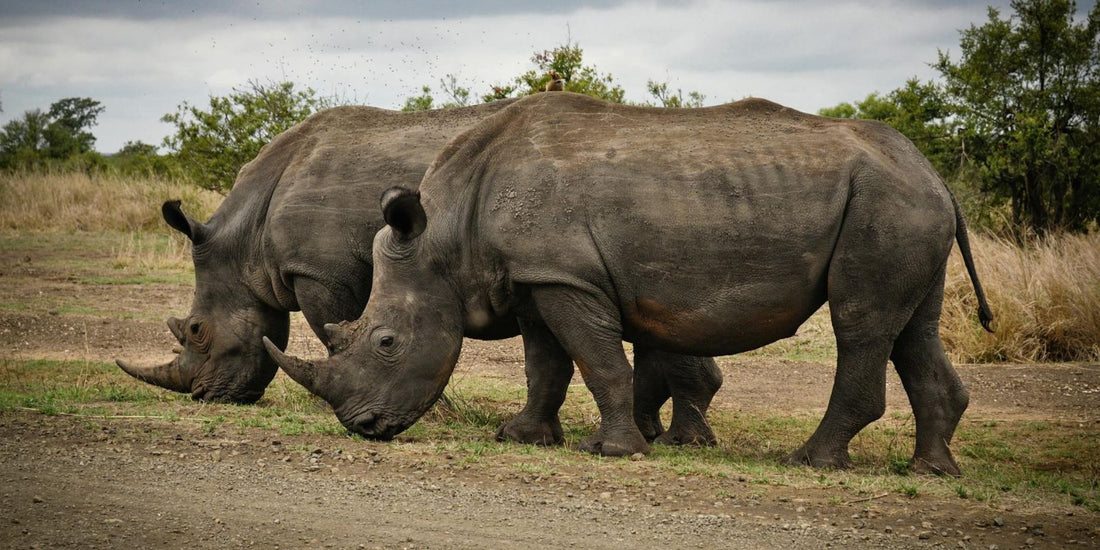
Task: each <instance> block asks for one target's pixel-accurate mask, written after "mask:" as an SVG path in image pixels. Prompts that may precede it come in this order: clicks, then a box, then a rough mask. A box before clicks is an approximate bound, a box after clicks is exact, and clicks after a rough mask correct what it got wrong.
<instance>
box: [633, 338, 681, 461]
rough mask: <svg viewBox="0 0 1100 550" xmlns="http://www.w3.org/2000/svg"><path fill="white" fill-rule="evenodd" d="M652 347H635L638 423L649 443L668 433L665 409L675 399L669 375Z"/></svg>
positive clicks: (636, 421) (635, 415)
mask: <svg viewBox="0 0 1100 550" xmlns="http://www.w3.org/2000/svg"><path fill="white" fill-rule="evenodd" d="M657 353H658V352H655V351H654V350H652V348H646V347H642V346H637V345H636V346H634V423H635V424H637V425H638V429H639V430H640V431H641V432H642V436H643V437H645V440H646V441H653V440H654V439H657V437H658V436H660V435H662V434H664V433H665V426H664V424H662V423H661V407H662V406H664V404H665V402H666V401H668V399H669V398H670V397H672V392H671V390H670V389H669V387H668V381H667V380H666V378H665V373H663V372H661V370H660V369H661V365H659V364H658V360H656V359H655V357H656V355H657Z"/></svg>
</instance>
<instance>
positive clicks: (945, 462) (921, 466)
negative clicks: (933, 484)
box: [909, 457, 962, 477]
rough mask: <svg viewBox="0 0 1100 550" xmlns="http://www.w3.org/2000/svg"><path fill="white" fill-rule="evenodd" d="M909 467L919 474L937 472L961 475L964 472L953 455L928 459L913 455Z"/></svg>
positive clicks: (953, 475) (954, 475) (955, 475)
mask: <svg viewBox="0 0 1100 550" xmlns="http://www.w3.org/2000/svg"><path fill="white" fill-rule="evenodd" d="M909 469H910V470H912V471H913V472H914V473H917V474H936V475H938V476H943V475H947V476H952V477H959V476H960V475H962V473H961V472H960V471H959V465H958V464H956V463H955V460H954V459H953V458H951V457H947V458H946V459H939V460H933V459H926V458H918V457H913V459H912V460H910V461H909Z"/></svg>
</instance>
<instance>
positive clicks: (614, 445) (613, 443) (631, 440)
mask: <svg viewBox="0 0 1100 550" xmlns="http://www.w3.org/2000/svg"><path fill="white" fill-rule="evenodd" d="M580 449H581V451H583V452H586V453H592V454H596V455H602V456H631V455H634V454H637V453H642V454H649V451H650V447H649V444H648V443H646V442H645V439H644V438H642V436H641V434H640V433H639V434H637V436H636V437H634V436H632V437H619V438H610V437H604V436H602V435H600V434H596V435H593V436H589V437H586V438H585V439H584V440H583V441H581V445H580Z"/></svg>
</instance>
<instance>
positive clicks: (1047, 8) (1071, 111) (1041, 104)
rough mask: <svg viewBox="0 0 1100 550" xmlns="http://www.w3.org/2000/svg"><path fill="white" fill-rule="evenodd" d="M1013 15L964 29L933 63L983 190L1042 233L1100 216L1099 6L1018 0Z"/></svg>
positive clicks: (1080, 226) (1082, 225)
mask: <svg viewBox="0 0 1100 550" xmlns="http://www.w3.org/2000/svg"><path fill="white" fill-rule="evenodd" d="M1012 9H1013V11H1014V14H1013V15H1012V16H1010V17H1008V18H1007V19H1002V18H1001V16H1000V13H999V12H998V11H997V10H996V9H994V8H992V7H991V8H989V12H988V17H989V20H988V21H987V22H986V23H985V24H983V25H982V26H980V27H979V26H974V25H971V26H970V28H969V29H966V30H963V31H962V32H961V34H962V37H961V41H960V44H959V47H960V50H961V53H960V57H959V59H958V61H954V60H952V59H951V57H950V55H948V53H946V52H940V54H939V59H938V60H937V62H936V63H935V65H934V66H935V67H936V69H938V70H939V71H940V73H941V74H942V75H943V77H944V79H945V81H946V93H947V97H948V99H949V101H950V103H951V104H952V106H953V115H954V117H955V119H956V121H957V124H958V128H959V129H960V134H961V135H960V137H961V139H962V140H963V141H964V144H965V147H966V151H967V154H968V155H970V157H971V158H972V159H973V160H974V161H975V163H976V164H977V165H978V166H979V167H980V168H981V171H982V180H983V189H984V190H987V191H989V192H991V193H993V194H995V195H997V196H1001V197H1004V198H1006V199H1007V200H1009V201H1010V202H1011V207H1012V216H1013V221H1014V223H1015V224H1016V225H1017V227H1020V228H1025V227H1026V228H1030V229H1032V230H1034V231H1035V232H1036V233H1038V234H1040V235H1041V234H1043V233H1045V232H1047V231H1050V230H1053V229H1066V230H1070V231H1086V230H1088V228H1089V226H1090V224H1092V225H1095V224H1096V223H1097V222H1098V221H1100V40H1098V38H1100V5H1096V6H1094V7H1093V9H1092V11H1091V12H1090V13H1089V15H1088V18H1087V21H1086V22H1084V23H1076V22H1075V21H1074V13H1075V12H1076V6H1075V5H1074V3H1073V2H1071V1H1067V0H1015V1H1013V2H1012Z"/></svg>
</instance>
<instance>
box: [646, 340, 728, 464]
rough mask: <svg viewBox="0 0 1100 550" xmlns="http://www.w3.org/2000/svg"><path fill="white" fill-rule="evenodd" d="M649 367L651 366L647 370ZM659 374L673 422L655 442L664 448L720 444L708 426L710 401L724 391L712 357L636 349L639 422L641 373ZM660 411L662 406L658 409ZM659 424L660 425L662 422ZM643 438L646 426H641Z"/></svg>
mask: <svg viewBox="0 0 1100 550" xmlns="http://www.w3.org/2000/svg"><path fill="white" fill-rule="evenodd" d="M647 365H649V366H647ZM639 368H643V369H645V370H647V371H649V372H651V373H659V374H660V377H661V378H662V379H663V380H665V386H666V387H667V388H668V392H669V393H670V394H671V395H672V421H671V422H670V423H669V427H668V431H665V432H663V433H659V434H658V435H657V437H655V438H653V442H654V443H659V444H662V445H697V446H701V447H707V446H711V445H714V444H716V443H717V441H718V440H717V438H715V437H714V431H713V430H711V428H710V424H708V423H707V418H706V414H707V409H708V408H709V407H710V402H711V399H713V398H714V394H715V393H717V392H718V389H719V388H721V387H722V371H721V370H719V369H718V365H717V364H715V362H714V359H712V358H710V357H692V356H688V355H676V354H672V353H667V352H662V351H657V350H653V349H651V348H645V347H636V348H635V355H634V369H635V375H634V384H635V386H634V399H635V403H634V411H635V412H634V418H635V420H638V416H639V414H638V400H639V399H640V398H643V396H642V395H640V393H639V388H638V369H639ZM658 408H659V405H658ZM656 418H657V422H658V423H659V422H660V418H659V417H656ZM638 427H639V428H640V429H641V430H642V434H643V435H646V436H647V439H649V437H648V434H647V433H646V428H645V426H643V425H642V423H641V422H639V424H638Z"/></svg>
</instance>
